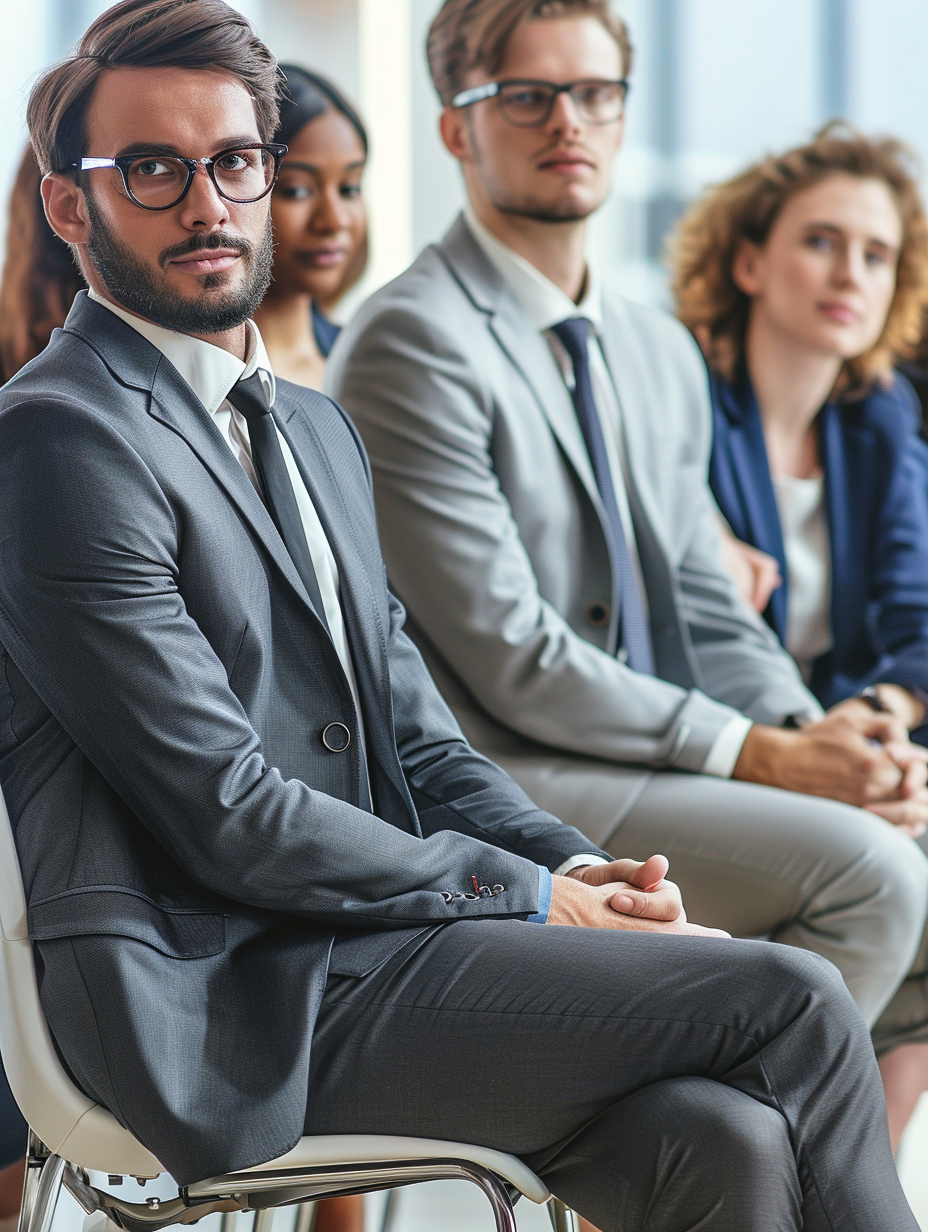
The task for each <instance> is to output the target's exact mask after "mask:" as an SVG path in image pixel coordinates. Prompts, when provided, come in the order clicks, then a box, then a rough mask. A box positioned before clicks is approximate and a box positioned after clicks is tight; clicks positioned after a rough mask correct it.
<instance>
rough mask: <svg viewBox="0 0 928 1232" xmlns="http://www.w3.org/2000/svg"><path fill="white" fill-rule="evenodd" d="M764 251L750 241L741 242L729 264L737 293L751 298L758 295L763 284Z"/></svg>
mask: <svg viewBox="0 0 928 1232" xmlns="http://www.w3.org/2000/svg"><path fill="white" fill-rule="evenodd" d="M763 261H764V250H763V249H762V248H761V246H760V245H759V244H755V243H753V242H752V241H751V240H742V241H741V243H740V244H739V245H738V250H737V252H736V253H735V259H734V261H732V263H731V276H732V280H733V282H734V284H735V286H736V287H737V288H738V290H739V291H743V292H744V294H745V295H750V296H751V297H752V298H753V296H755V295H760V293H761V290H762V283H763Z"/></svg>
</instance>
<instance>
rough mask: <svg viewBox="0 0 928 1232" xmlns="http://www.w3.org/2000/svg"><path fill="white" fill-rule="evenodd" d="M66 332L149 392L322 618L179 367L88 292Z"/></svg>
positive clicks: (151, 408) (153, 410) (153, 405)
mask: <svg viewBox="0 0 928 1232" xmlns="http://www.w3.org/2000/svg"><path fill="white" fill-rule="evenodd" d="M64 328H65V329H66V330H68V331H69V332H72V333H75V334H78V335H79V336H80V337H81V338H83V339H84V341H85V342H86V343H87V344H88V345H89V346H91V347H92V348H93V349H94V350H95V351H96V352H97V353H98V354H99V355H100V357H101V358H102V359H103V361H104V363H106V365H107V367H108V368H109V369H110V371H111V372H112V373H113V375H114V376H115V377H116V379H117V380H119V381H120V382H121V383H122V384H125V385H130V386H132V387H133V388H135V389H140V390H143V391H145V392H147V393H148V394H149V396H150V401H149V405H148V413H149V414H150V415H151V416H152V418H153V419H156V420H158V422H159V423H162V424H163V425H164V426H165V427H166V428H168V429H170V431H172V432H175V433H176V434H177V435H178V436H179V437H181V438H182V439H183V440H184V441H186V443H187V444H188V445H189V447H190V448H191V449H192V450H193V452H194V453H195V454H196V455H197V457H198V458H199V459H200V461H201V462H202V463H203V465H204V466H205V467H206V468H207V470H209V472H210V473H211V474H212V476H213V478H214V479H215V480H216V481H217V483H219V484H220V485H221V487H222V488H224V490H225V492H226V494H227V495H228V496H229V498H230V500H232V501H233V503H234V504H235V505H236V507H237V508H238V509H239V511H240V512H241V514H242V516H243V517H244V518H245V520H246V522H247V523H248V525H249V526H250V527H251V528H252V530H253V531H254V532H255V534H256V535H257V536H258V538H259V539H260V540H261V542H262V543H263V544H264V546H265V548H266V549H267V551H268V553H269V554H270V555H271V557H272V558H273V559H274V562H275V564H276V565H277V566H278V568H279V569H280V571H281V573H282V574H283V575H284V577H285V578H286V580H287V581H288V582H289V584H290V585H291V586H292V587H293V589H294V590H295V591H296V592H297V594H298V595H299V597H300V598H301V599H302V600H303V602H304V603H305V604H306V606H307V607H308V608H309V610H310V611H311V612H312V613H313V616H314V617H315V618H316V619H318V616H317V613H316V612H315V610H314V609H313V606H312V604H311V603H310V600H309V595H308V594H307V593H306V588H305V587H304V585H303V582H302V579H301V578H300V575H299V573H297V571H296V568H295V566H294V564H293V561H292V560H291V559H290V553H289V552H288V551H287V549H286V548H285V547H284V544H283V541H282V540H281V538H280V535H279V534H278V533H277V528H276V526H275V525H274V523H273V521H272V520H271V515H270V514H269V513H268V511H267V508H266V507H265V504H264V502H263V501H262V500H261V497H260V496H259V495H258V493H257V492H256V491H255V489H254V486H253V485H252V483H251V481H250V480H249V478H248V476H247V475H246V474H245V471H244V470H243V469H242V466H241V464H240V463H239V461H238V459H237V458H236V457H235V455H234V454H233V453H232V451H231V449H229V446H228V445H227V444H226V442H225V441H224V440H223V438H222V433H221V432H220V431H219V429H218V428H217V426H216V424H215V422H214V420H213V417H212V415H211V414H210V413H209V411H208V410H207V409H206V407H205V406H204V405H203V403H202V402H201V401H200V400H199V398H198V397H197V396H196V394H195V393H194V392H193V390H192V389H191V388H190V386H189V385H188V384H187V382H186V381H185V380H184V379H183V377H182V376H181V375H180V373H179V372H178V371H177V369H176V368H175V367H174V365H173V364H172V363H171V362H170V361H169V360H168V359H166V358H165V356H164V355H162V353H161V352H160V351H159V350H158V348H157V347H156V346H153V345H152V343H150V342H149V341H148V340H147V339H145V338H143V337H142V335H141V334H139V333H138V332H137V331H136V330H134V329H133V328H132V326H131V325H127V324H126V322H125V321H123V320H122V319H121V318H120V317H118V316H116V314H115V313H112V312H110V311H109V309H107V308H104V307H102V306H101V305H100V304H96V303H94V301H93V300H92V299H90V298H89V297H88V295H87V293H86V292H85V291H81V292H79V293H78V295H77V296H76V298H75V300H74V304H73V306H72V308H71V311H70V312H69V313H68V319H67V321H66V322H65V325H64ZM320 623H321V622H320Z"/></svg>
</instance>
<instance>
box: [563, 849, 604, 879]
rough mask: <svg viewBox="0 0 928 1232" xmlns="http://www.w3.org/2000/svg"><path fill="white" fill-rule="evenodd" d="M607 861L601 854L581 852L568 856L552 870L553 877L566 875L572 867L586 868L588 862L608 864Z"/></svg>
mask: <svg viewBox="0 0 928 1232" xmlns="http://www.w3.org/2000/svg"><path fill="white" fill-rule="evenodd" d="M608 863H609V861H608V860H606V859H604V858H603V856H598V855H595V854H594V853H593V852H588V853H587V852H581V854H580V855H578V856H569V857H568V858H567V859H566V860H565V861H564V863H563V864H559V865H558V866H557V868H556V869H555V870H554V875H555V877H566V876H567V874H568V873H569V872H570V870H571V869H572V868H586V867H587V865H589V864H608Z"/></svg>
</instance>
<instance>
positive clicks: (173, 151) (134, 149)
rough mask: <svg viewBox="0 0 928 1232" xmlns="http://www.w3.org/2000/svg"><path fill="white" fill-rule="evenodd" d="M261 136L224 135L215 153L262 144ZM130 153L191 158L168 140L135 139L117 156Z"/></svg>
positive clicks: (251, 134)
mask: <svg viewBox="0 0 928 1232" xmlns="http://www.w3.org/2000/svg"><path fill="white" fill-rule="evenodd" d="M262 144H263V142H262V141H261V138H260V137H256V136H255V134H254V133H248V134H247V135H246V136H244V137H243V136H232V137H224V138H223V139H222V140H221V141H220V142H219V143H218V144H217V145H216V148H215V150H214V151H213V152H214V154H219V153H221V152H222V151H223V150H238V149H241V148H242V147H243V146H246V145H262ZM130 154H161V155H162V156H163V157H164V158H189V157H190V155H189V154H184V153H183V152H182V151H181V150H180V149H178V147H177V146H176V145H171V143H170V142H166V141H133V142H132V143H131V144H130V145H127V146H123V148H122V149H121V150H120V151H119V153H118V154H117V155H116V157H117V158H128V157H129V155H130Z"/></svg>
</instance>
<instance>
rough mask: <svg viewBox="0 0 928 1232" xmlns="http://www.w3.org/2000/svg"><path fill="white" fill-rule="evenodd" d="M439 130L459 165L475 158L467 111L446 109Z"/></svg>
mask: <svg viewBox="0 0 928 1232" xmlns="http://www.w3.org/2000/svg"><path fill="white" fill-rule="evenodd" d="M438 128H439V131H440V132H441V139H442V141H443V142H444V143H445V149H446V150H447V151H448V153H449V154H450V155H451V156H452V157H453V158H456V159H457V160H458V162H459V163H465V162H470V161H471V159H472V158H473V150H472V147H471V141H470V129H469V127H468V124H467V117H466V114H465V109H464V108H463V107H445V109H444V110H443V111H442V113H441V115H440V116H439V118H438Z"/></svg>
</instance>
